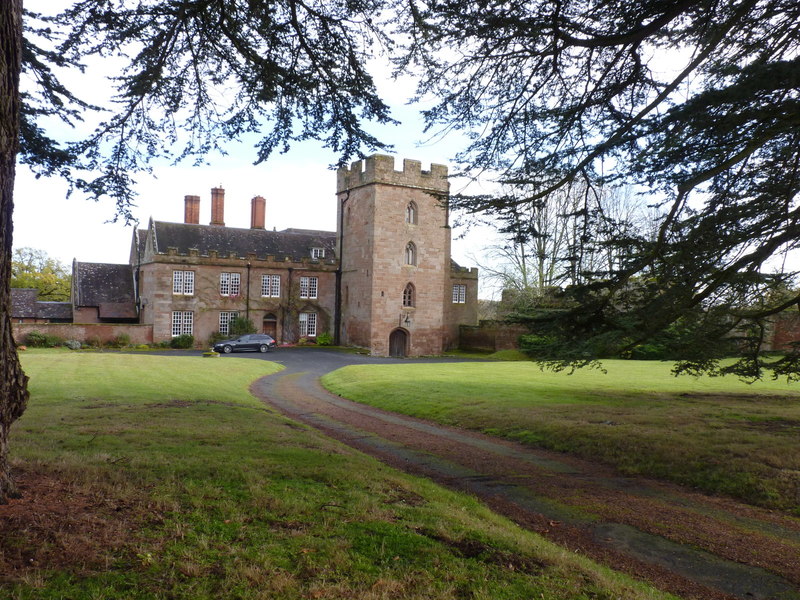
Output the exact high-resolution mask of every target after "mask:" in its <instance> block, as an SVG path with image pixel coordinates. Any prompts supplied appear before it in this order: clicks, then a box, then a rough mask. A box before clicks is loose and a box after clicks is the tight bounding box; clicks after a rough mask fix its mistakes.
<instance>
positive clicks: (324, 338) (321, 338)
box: [317, 331, 333, 346]
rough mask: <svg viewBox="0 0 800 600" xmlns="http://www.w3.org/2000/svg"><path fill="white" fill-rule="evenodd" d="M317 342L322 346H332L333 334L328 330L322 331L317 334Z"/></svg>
mask: <svg viewBox="0 0 800 600" xmlns="http://www.w3.org/2000/svg"><path fill="white" fill-rule="evenodd" d="M317 344H319V345H320V346H330V345H332V344H333V336H332V335H331V334H330V333H328V332H327V331H325V332H323V333H320V334H319V335H318V336H317Z"/></svg>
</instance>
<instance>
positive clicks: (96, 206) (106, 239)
mask: <svg viewBox="0 0 800 600" xmlns="http://www.w3.org/2000/svg"><path fill="white" fill-rule="evenodd" d="M90 71H91V69H90ZM375 71H376V72H377V73H379V75H378V77H377V78H376V79H377V81H376V83H377V85H378V89H379V93H381V94H382V96H383V97H384V100H385V101H386V102H387V103H388V104H389V105H390V106H391V108H392V115H393V117H394V118H395V119H396V120H398V121H400V122H401V123H400V125H395V126H377V125H375V126H372V127H370V128H369V130H370V131H372V132H375V133H378V137H379V139H381V141H384V142H386V143H389V144H392V145H393V147H394V148H393V150H392V151H391V152H386V153H388V154H391V155H393V156H395V164H396V168H398V169H402V160H403V159H404V158H410V159H414V160H419V161H421V162H422V168H423V169H428V168H430V164H431V163H439V164H445V165H448V164H449V161H450V159H452V157H453V156H454V155H455V154H456V153H457V152H458V151H459V150H460V149H461V148H462V147H463V145H464V143H465V139H464V138H463V137H461V136H459V135H458V134H457V133H454V134H449V135H448V136H445V137H442V138H436V139H435V140H433V141H426V139H427V138H429V137H430V135H429V134H426V133H425V132H424V131H423V129H424V125H423V122H422V119H421V117H420V116H419V107H411V106H408V105H407V102H408V98H410V97H411V96H412V95H413V93H414V83H413V81H412V80H411V79H410V78H401V79H399V80H392V79H391V78H390V77H389V75H388V73H389V69H388V67H387V66H384V65H381V64H379V63H376V68H375ZM23 85H24V82H23ZM72 85H77V86H79V87H78V88H77V89H81V90H86V91H84V92H83V94H82V95H83V96H84V97H86V96H89V97H92V98H96V97H107V96H108V95H109V92H110V87H109V85H108V83H107V82H106V81H105V80H104V79H103V78H101V77H97V76H94V77H89V78H88V79H82V80H76V81H75V82H73V83H72ZM67 135H68V134H67ZM227 151H228V154H227V155H226V156H219V155H210V156H208V157H207V161H208V164H207V165H205V166H201V167H196V166H192V165H191V164H189V163H187V164H183V165H177V166H163V167H157V168H156V169H155V171H154V173H153V175H152V176H151V175H147V174H138V175H135V179H136V180H137V182H138V183H137V185H136V187H135V189H136V191H137V193H138V197H137V200H136V206H135V208H134V210H133V216H134V217H135V218H136V219H137V220H138V222H139V227H146V226H147V223H148V220H149V219H150V218H151V217H152V218H153V219H155V220H159V221H172V222H182V221H183V206H184V202H183V199H184V196H186V195H190V194H191V195H198V196H200V199H201V200H200V202H201V208H200V210H201V212H200V222H201V223H208V222H209V220H210V213H211V188H213V187H222V188H224V189H225V223H226V225H227V226H230V227H245V228H247V227H249V226H250V199H251V198H252V197H253V196H256V195H260V196H263V197H264V198H265V199H266V226H267V228H273V227H274V228H276V229H278V230H281V229H285V228H287V227H296V228H304V229H322V230H328V231H334V230H335V229H336V199H335V192H336V172H335V170H332V169H331V168H330V165H331V164H333V163H334V162H336V160H337V158H338V157H337V156H336V155H334V154H333V152H331V151H330V150H328V149H325V148H323V147H322V144H321V143H319V142H314V141H308V142H303V143H301V144H295V145H294V146H293V147H292V149H291V150H290V151H289V152H288V153H286V154H282V155H281V154H275V155H274V156H272V157H271V158H270V159H269V160H267V161H266V162H265V163H262V164H260V165H257V166H254V165H253V164H252V162H253V160H254V159H255V156H256V150H255V149H254V148H253V147H252V143H250V144H248V143H247V142H240V143H231V144H229V145H228V147H227ZM464 189H465V184H464V182H463V181H458V180H453V181H452V182H451V192H459V191H463V190H464ZM469 191H474V192H476V193H481V192H485V191H486V190H485V189H483V188H482V187H481V186H476V185H475V184H473V185H472V187H471V188H470V190H469ZM14 196H15V210H14V247H15V248H22V247H31V248H37V249H41V250H44V251H45V252H47V254H48V255H49V256H51V257H53V258H56V259H58V260H60V261H61V262H63V263H65V264H66V265H70V264H71V263H72V260H73V259H76V260H78V261H81V262H106V263H124V262H127V260H128V256H129V252H130V243H131V236H132V231H133V227H132V226H126V225H125V224H124V223H122V222H117V223H113V222H111V221H113V219H114V217H115V210H114V208H115V207H114V204H113V201H112V200H111V199H105V200H101V201H99V202H94V201H92V200H87V199H85V198H84V197H82V196H81V195H80V194H75V195H73V196H72V197H69V198H67V185H66V183H65V182H64V181H63V180H61V179H59V178H40V179H36V178H35V177H34V175H33V174H32V173H31V171H30V170H29V169H28V168H27V167H25V166H24V165H19V166H18V169H17V176H16V184H15V194H14ZM453 238H454V240H453V249H452V253H453V259H454V260H455V261H456V262H458V263H459V264H461V265H463V266H476V265H475V262H476V257H477V256H478V255H480V249H481V248H483V247H484V246H487V245H489V244H491V243H493V242H494V241H495V236H494V232H493V231H492V230H491V229H488V228H483V229H475V230H471V231H468V232H467V231H464V230H454V231H453ZM491 293H492V292H491V291H488V290H487V291H486V292H485V293H482V297H488V296H487V294H488V295H491Z"/></svg>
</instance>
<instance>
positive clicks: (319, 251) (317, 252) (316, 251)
mask: <svg viewBox="0 0 800 600" xmlns="http://www.w3.org/2000/svg"><path fill="white" fill-rule="evenodd" d="M311 258H317V259H319V258H325V248H312V249H311Z"/></svg>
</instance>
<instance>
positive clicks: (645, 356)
mask: <svg viewBox="0 0 800 600" xmlns="http://www.w3.org/2000/svg"><path fill="white" fill-rule="evenodd" d="M629 357H630V358H632V359H633V360H666V359H667V358H669V350H668V349H667V347H666V346H665V345H664V344H659V343H652V344H639V345H638V346H634V347H633V348H631V351H630V354H629Z"/></svg>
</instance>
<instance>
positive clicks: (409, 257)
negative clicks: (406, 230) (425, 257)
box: [406, 242, 417, 265]
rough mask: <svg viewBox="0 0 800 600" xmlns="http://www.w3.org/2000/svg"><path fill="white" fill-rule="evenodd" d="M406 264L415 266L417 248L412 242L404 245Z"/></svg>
mask: <svg viewBox="0 0 800 600" xmlns="http://www.w3.org/2000/svg"><path fill="white" fill-rule="evenodd" d="M406 264H407V265H416V264H417V247H416V246H415V245H414V242H408V244H407V245H406Z"/></svg>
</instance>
